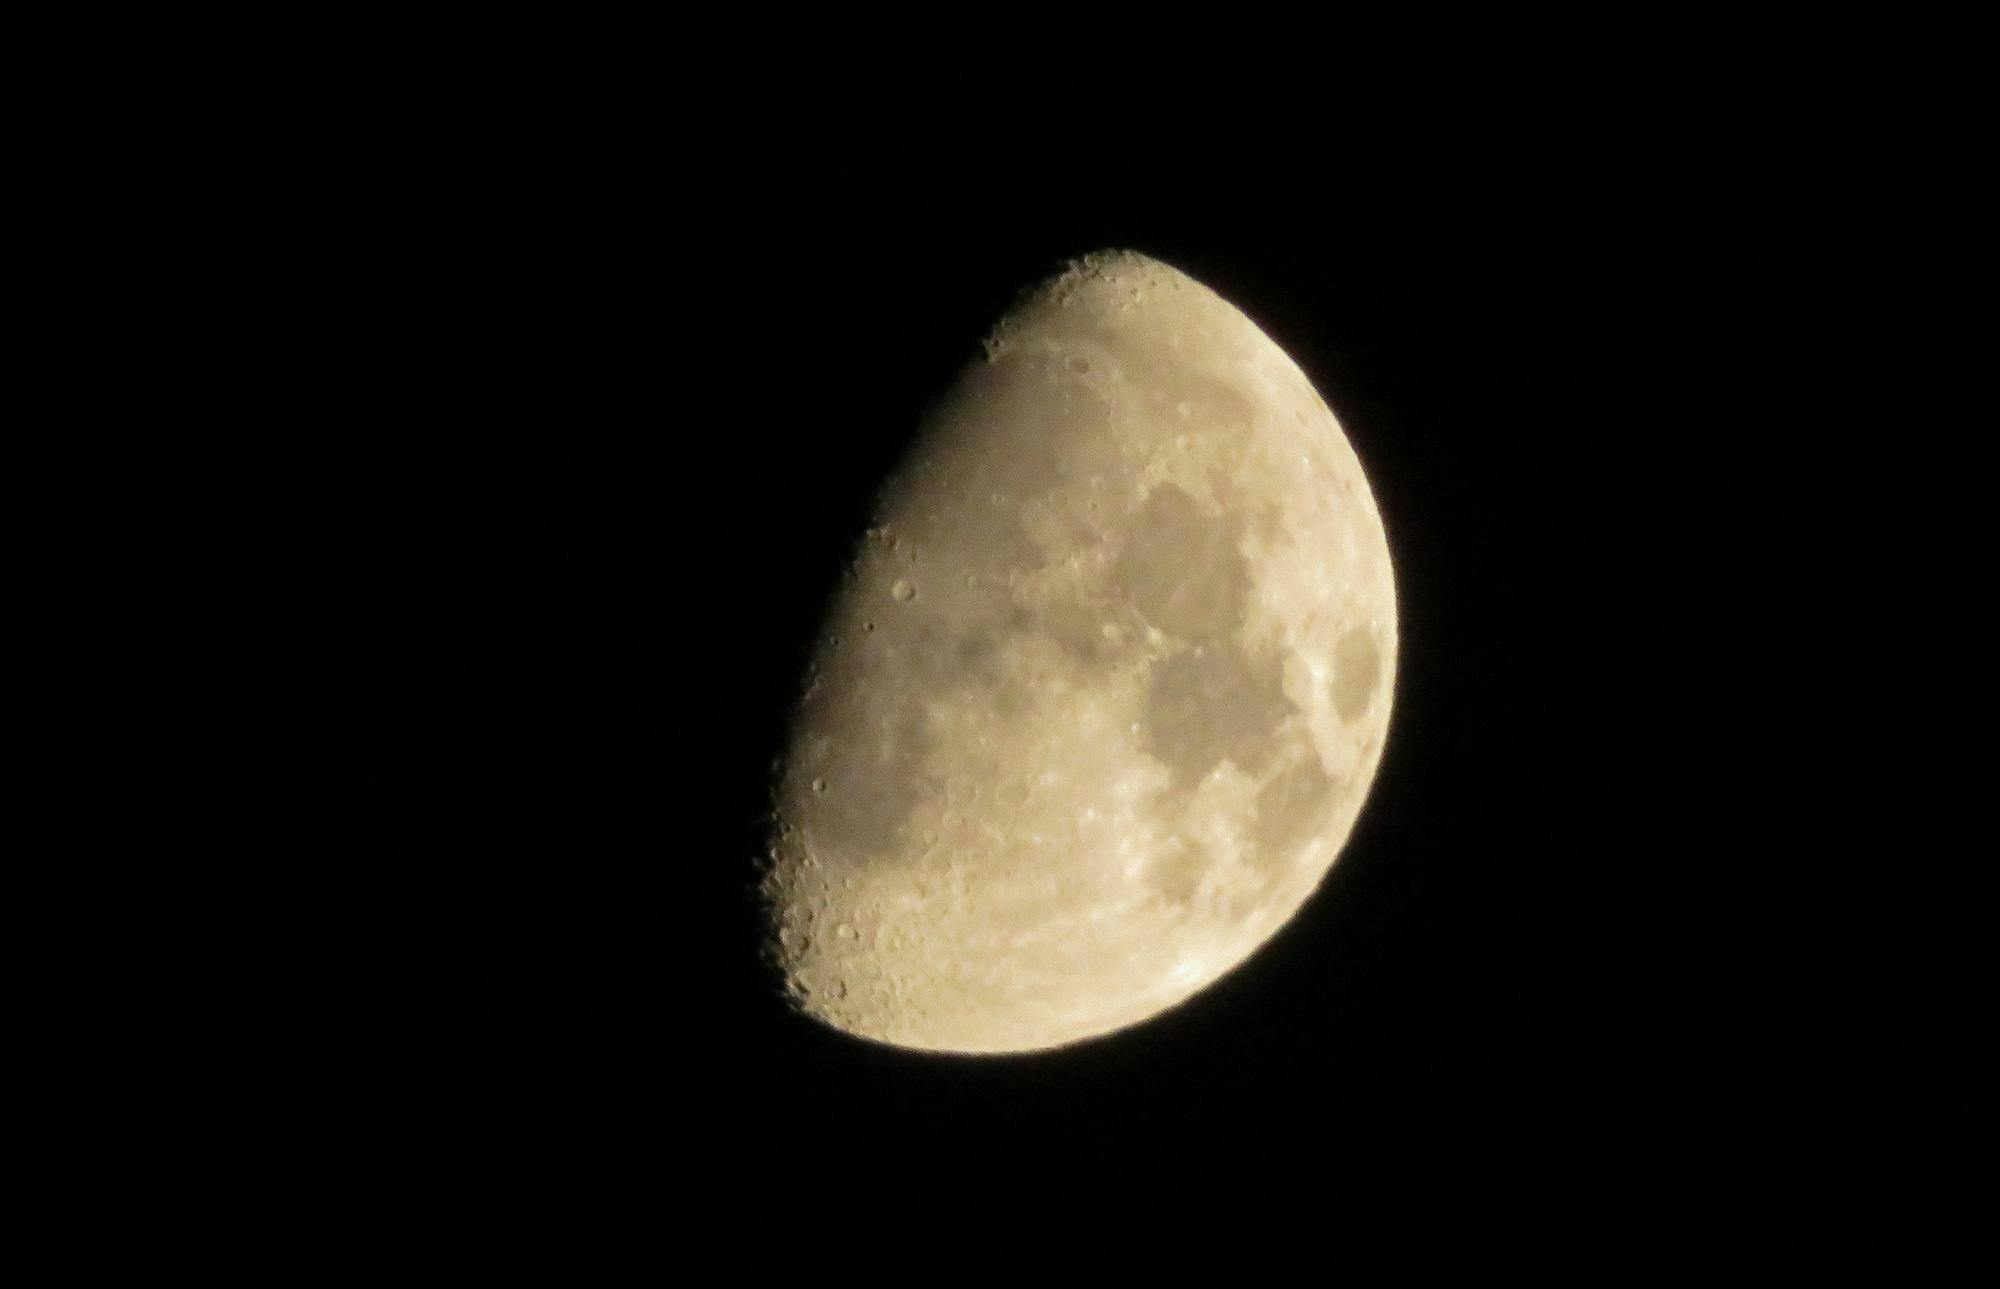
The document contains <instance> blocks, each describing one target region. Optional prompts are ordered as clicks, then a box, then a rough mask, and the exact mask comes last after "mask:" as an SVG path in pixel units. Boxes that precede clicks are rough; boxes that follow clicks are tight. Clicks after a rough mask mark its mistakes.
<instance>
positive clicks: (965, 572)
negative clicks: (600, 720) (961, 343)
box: [762, 252, 1396, 1053]
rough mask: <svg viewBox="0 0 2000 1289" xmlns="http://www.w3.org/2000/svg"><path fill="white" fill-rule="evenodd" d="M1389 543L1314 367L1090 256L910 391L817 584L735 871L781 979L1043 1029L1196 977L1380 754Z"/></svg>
mask: <svg viewBox="0 0 2000 1289" xmlns="http://www.w3.org/2000/svg"><path fill="white" fill-rule="evenodd" d="M1395 659H1396V594H1395V583H1394V578H1393V573H1392V569H1391V566H1390V558H1389V547H1388V542H1387V540H1386V539H1385V537H1384V535H1383V530H1382V521H1381V518H1380V516H1379V515H1378V514H1377V511H1376V507H1375V502H1374V498H1373V497H1372V496H1371V495H1370V492H1369V488H1368V481H1367V479H1366V478H1365V477H1364V476H1363V474H1362V469H1361V464H1360V462H1359V461H1358V460H1357V459H1356V457H1355V454H1354V450H1353V448H1352V447H1350V446H1349V444H1348V441H1347V436H1346V435H1345V434H1344V433H1343V432H1342V430H1341V427H1340V424H1339V422H1338V421H1336V420H1335V418H1334V415H1333V413H1332V412H1331V411H1330V410H1329V409H1328V407H1327V405H1326V403H1325V402H1324V401H1323V400H1322V399H1321V398H1320V396H1319V394H1318V393H1317V392H1315V391H1314V389H1313V387H1312V384H1311V382H1310V381H1308V380H1307V379H1306V376H1305V374H1304V373H1303V372H1301V371H1300V370H1299V368H1298V365H1297V364H1295V363H1294V362H1293V361H1292V360H1291V359H1290V358H1289V357H1287V356H1286V355H1285V353H1284V352H1283V351H1282V350H1280V349H1279V348H1278V346H1277V345H1276V344H1275V343H1274V342H1273V341H1272V340H1271V339H1270V338H1269V337H1267V336H1266V335H1265V334H1264V333H1263V332H1262V331H1260V330H1259V329H1258V328H1257V326H1256V324H1254V323H1253V322H1251V321H1250V319H1248V318H1247V317H1245V316H1244V315H1243V314H1242V313H1241V312H1239V311H1238V310H1237V309H1236V308H1235V307H1233V306H1232V305H1230V304H1229V303H1228V302H1226V301H1224V300H1223V299H1222V298H1221V297H1219V296H1217V295H1216V294H1215V293H1214V292H1212V291H1210V290H1209V289H1208V288H1206V287H1204V286H1202V285H1201V284H1200V283H1199V282H1196V281H1194V280H1193V279H1191V278H1189V277H1187V276H1186V275H1184V274H1182V273H1180V272H1178V271H1177V270H1175V269H1173V268H1170V267H1168V266H1167V265H1165V264H1161V263H1159V262H1158V261H1156V260H1152V259H1149V258H1147V257H1145V256H1142V255H1137V254H1133V253H1130V252H1117V253H1107V254H1100V255H1093V256H1088V257H1086V258H1084V259H1083V260H1080V261H1077V262H1076V263H1074V264H1073V265H1071V266H1070V268H1069V270H1068V271H1067V272H1065V273H1063V274H1062V275H1061V276H1060V277H1057V278H1056V279H1054V280H1052V281H1050V282H1049V283H1047V284H1045V285H1044V286H1042V287H1041V288H1040V289H1039V290H1037V291H1036V292H1034V293H1033V294H1031V295H1029V296H1028V297H1026V298H1025V299H1024V300H1023V301H1022V302H1021V304H1019V305H1018V306H1017V307H1016V308H1015V309H1014V311H1013V312H1012V313H1010V314H1009V315H1008V316H1007V317H1006V318H1005V319H1003V320H1002V321H1001V323H1000V324H999V326H998V327H997V328H996V330H995V331H994V333H993V335H992V337H991V338H990V339H989V340H988V342H987V346H986V357H985V359H984V361H979V362H975V363H974V364H973V365H972V366H971V367H970V368H969V369H968V370H966V371H965V373H964V374H963V375H962V376H961V377H960V378H959V380H958V381H957V383H956V384H955V385H954V386H953V387H952V388H951V390H950V391H949V393H948V394H947V395H946V396H945V398H944V399H943V401H942V402H941V403H940V404H939V405H938V406H937V408H936V409H935V410H934V412H933V413H932V414H931V416H930V418H929V420H928V421H927V423H926V424H925V426H924V427H923V429H922V432H921V433H920V435H919V436H918V439H917V441H916V443H915V446H914V447H913V448H912V449H911V451H910V453H909V455H908V457H907V459H906V460H905V461H904V462H903V463H902V465H901V466H900V467H899V468H898V470H897V471H896V473H895V475H894V476H893V477H892V478H891V480H890V481H889V483H888V485H887V487H886V488H885V490H884V493H883V497H882V501H881V504H880V507H879V511H878V521H877V524H876V526H875V527H873V528H871V529H870V530H869V532H868V533H867V534H866V536H865V537H864V538H863V539H862V540H861V541H860V544H859V550H858V551H857V553H856V556H855V560H854V563H853V565H852V568H851V570H850V575H849V576H848V577H847V578H846V579H845V581H844V582H843V585H842V587H841V589H840V592H839V594H838V596H837V597H836V599H835V602H834V604H833V607H832V609H831V611H830V615H829V619H828V621H827V624H826V626H825V629H824V632H823V635H822V638H821V642H820V645H819V647H818V651H817V654H816V658H815V662H814V664H813V669H812V673H811V675H810V676H809V677H808V681H807V688H806V693H805V697H804V698H803V699H802V701H801V702H800V705H799V707H798V709H797V714H796V717H795V721H794V725H793V729H792V734H791V741H790V745H789V748H788V750H787V752H786V754H785V757H784V759H783V761H782V763H781V766H780V769H779V774H778V778H777V780H776V783H775V803H774V804H775V812H774V818H775V823H774V826H773V836H772V849H771V858H770V864H769V867H768V869H767V870H766V872H765V876H764V881H763V888H762V889H763V892H764V895H765V897H766V900H767V905H768V908H769V911H770V916H771V923H772V926H771V936H772V945H771V950H772V953H773V955H774V956H775V958H776V960H777V962H778V965H779V966H780V968H781V969H782V971H783V973H784V977H785V980H786V982H787V989H788V991H789V992H790V995H791V997H792V999H793V1001H794V1002H795V1003H796V1005H797V1006H798V1007H800V1008H801V1009H803V1010H804V1011H805V1012H807V1013H808V1014H810V1015H812V1016H814V1017H816V1018H818V1019H819V1020H821V1021H824V1022H825V1023H827V1024H829V1025H832V1026H835V1027H836V1028H838V1029H841V1030H844V1031H846V1032H848V1033H850V1034H854V1035H857V1036H859V1037H862V1038H865V1039H872V1040H875V1041H879V1042H883V1043H890V1044H895V1045H898V1046H902V1047H910V1048H922V1049H928V1050H940V1051H952V1052H983V1053H994V1052H1019V1051H1031V1050H1035V1049H1040V1048H1048V1047H1055V1046H1060V1045H1062V1044H1065V1043H1070V1042H1074V1041H1077V1040H1080V1039H1085V1038H1089V1037H1092V1036H1094V1035H1100V1034H1105V1033H1108V1032H1110V1031H1112V1030H1116V1029H1120V1028H1122V1027H1124V1026H1128V1025H1132V1024H1135V1023H1137V1022H1139V1021H1142V1020H1145V1019H1147V1018H1148V1017H1151V1016H1154V1015H1157V1014H1158V1013H1160V1012H1162V1011H1164V1010H1166V1009H1167V1008H1170V1007H1172V1006H1174V1005H1175V1004H1177V1003H1179V1002H1181V1001H1183V1000H1185V999H1186V998H1188V997H1189V996H1190V995H1192V994H1194V993H1196V992H1197V991H1199V990H1201V989H1203V988H1205V987H1206V986H1208V985H1210V984H1212V983H1213V982H1214V981H1215V980H1217V979H1218V978H1219V977H1221V976H1222V975H1223V974H1224V973H1226V972H1228V971H1229V970H1230V969H1231V968H1233V967H1235V966H1236V965H1237V964H1239V963H1241V962H1242V961H1243V960H1244V959H1245V958H1247V957H1249V956H1250V954H1252V953H1253V952H1255V951H1256V949H1257V948H1258V946H1259V945H1261V944H1263V943H1264V942H1265V941H1266V940H1267V939H1269V938H1270V936H1271V935H1272V934H1273V933H1274V932H1276V931H1277V930H1278V928H1279V927H1280V926H1282V925H1283V924H1284V923H1285V922H1286V921H1287V920H1289V919H1290V918H1291V917H1292V916H1293V915H1294V914H1295V913H1296V912H1297V911H1298V909H1299V907H1300V906H1301V905H1302V904H1303V903H1304V902H1305V900H1306V899H1307V897H1308V896H1310V895H1311V894H1312V893H1313V891H1314V890H1315V889H1316V888H1317V887H1318V885H1319V884H1320V882H1321V880H1322V879H1323V878H1324V877H1325V875H1326V872H1327V870H1328V868H1329V867H1330V866H1331V865H1332V863H1333V861H1334V859H1335V857H1336V856H1337V855H1338V854H1339V852H1340V849H1341V847H1342V845H1343V844H1344V843H1345V842H1346V840H1347V837H1348V834H1349V832H1350V831H1351V829H1352V828H1353V825H1354V821H1355V819H1356V816H1357V815H1358V814H1359V812H1360V809H1361V804H1362V800H1363V798H1364V797H1365V796H1366V794H1367V792H1368V787H1369V784H1370V782H1371V781H1372V780H1373V778H1374V775H1375V769H1376V766H1377V764H1378V762H1379V760H1380V758H1381V754H1382V746H1383V739H1384V736H1385V735H1386V733H1387V729H1388V721H1389V700H1390V693H1391V691H1392V689H1393V679H1394V668H1395Z"/></svg>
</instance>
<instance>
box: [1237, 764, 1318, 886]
mask: <svg viewBox="0 0 2000 1289" xmlns="http://www.w3.org/2000/svg"><path fill="white" fill-rule="evenodd" d="M1332 810H1333V780H1331V779H1329V778H1327V777H1326V771H1325V770H1323V769H1321V768H1320V763H1319V757H1318V756H1317V755H1315V754H1314V753H1313V751H1312V750H1311V749H1310V748H1308V749H1307V750H1306V753H1305V755H1304V756H1303V757H1301V758H1300V759H1299V760H1298V761H1297V762H1295V763H1294V764H1292V765H1290V766H1287V767H1286V768H1285V769H1284V770H1283V771H1281V772H1280V773H1279V774H1278V776H1277V777H1276V778H1274V779H1272V780H1271V781H1270V782H1269V783H1267V784H1265V785H1264V786H1263V788H1262V789H1261V790H1260V791H1259V792H1258V793H1257V821H1256V823H1255V824H1254V825H1253V827H1252V829H1251V835H1252V836H1253V837H1254V838H1255V839H1256V841H1257V849H1258V854H1259V860H1260V863H1261V864H1262V865H1263V866H1265V867H1270V868H1276V867H1278V866H1279V865H1282V864H1284V863H1286V862H1288V861H1289V860H1290V859H1291V858H1292V856H1293V855H1294V854H1295V853H1296V852H1297V851H1298V848H1299V847H1300V846H1302V845H1304V844H1305V843H1306V842H1307V841H1309V840H1311V839H1312V838H1313V837H1315V836H1317V835H1318V834H1319V833H1321V832H1323V831H1324V830H1325V828H1326V822H1327V817H1328V816H1329V814H1331V812H1332Z"/></svg>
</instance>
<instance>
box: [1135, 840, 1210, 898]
mask: <svg viewBox="0 0 2000 1289" xmlns="http://www.w3.org/2000/svg"><path fill="white" fill-rule="evenodd" d="M1207 872H1208V852H1207V851H1206V850H1204V849H1202V847H1201V843H1199V842H1191V841H1178V842H1174V843H1171V844H1170V845H1169V847H1168V848H1167V849H1165V850H1163V851H1162V852H1161V853H1160V854H1158V855H1156V856H1154V857H1153V859H1152V861H1151V862H1150V863H1148V864H1147V865H1146V881H1147V883H1148V884H1149V885H1151V886H1152V888H1153V889H1154V890H1155V891H1158V892H1159V894H1160V896H1161V898H1163V899H1167V900H1171V901H1172V902H1174V903H1175V904H1186V903H1187V902H1188V901H1189V900H1192V899H1193V898H1194V893H1195V892H1196V891H1198V890H1200V889H1201V879H1202V875H1203V874H1205V873H1207Z"/></svg>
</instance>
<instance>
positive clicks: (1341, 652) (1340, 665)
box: [1331, 627, 1382, 721]
mask: <svg viewBox="0 0 2000 1289" xmlns="http://www.w3.org/2000/svg"><path fill="white" fill-rule="evenodd" d="M1381 675H1382V655H1381V652H1380V651H1379V650H1378V649H1377V648H1376V646H1375V636H1374V634H1373V633H1372V632H1370V631H1369V629H1368V628H1367V627H1350V628H1348V630H1347V632H1346V634H1344V635H1342V636H1341V637H1340V642H1339V643H1338V644H1336V645H1334V647H1333V680H1332V682H1331V687H1332V696H1333V710H1334V711H1336V712H1338V713H1339V714H1340V719H1341V720H1343V721H1352V720H1354V719H1355V718H1356V717H1358V716H1360V715H1361V714H1362V713H1363V712H1365V711H1367V710H1368V700H1369V699H1370V698H1371V697H1373V696H1374V693H1375V682H1376V681H1377V680H1379V679H1381Z"/></svg>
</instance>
